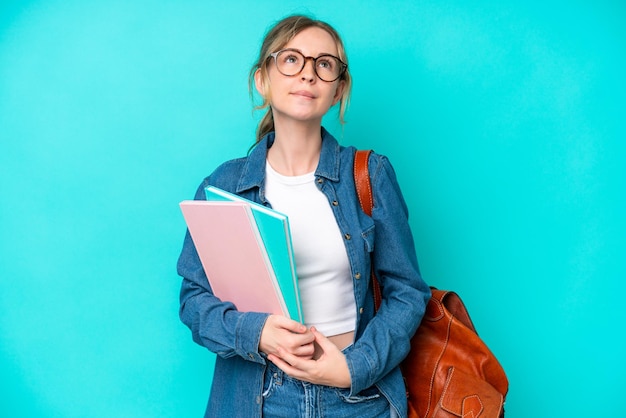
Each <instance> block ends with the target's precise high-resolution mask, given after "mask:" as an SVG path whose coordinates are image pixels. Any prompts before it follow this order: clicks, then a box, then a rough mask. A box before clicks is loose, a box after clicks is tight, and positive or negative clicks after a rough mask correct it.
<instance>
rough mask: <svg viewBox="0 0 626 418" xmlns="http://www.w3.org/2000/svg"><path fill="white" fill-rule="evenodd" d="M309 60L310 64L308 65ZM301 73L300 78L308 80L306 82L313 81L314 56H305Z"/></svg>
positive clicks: (314, 76)
mask: <svg viewBox="0 0 626 418" xmlns="http://www.w3.org/2000/svg"><path fill="white" fill-rule="evenodd" d="M309 61H311V65H308V62H309ZM301 75H302V80H304V81H308V82H313V81H315V78H316V77H317V76H316V75H315V58H313V57H306V58H305V59H304V68H303V69H302V73H301Z"/></svg>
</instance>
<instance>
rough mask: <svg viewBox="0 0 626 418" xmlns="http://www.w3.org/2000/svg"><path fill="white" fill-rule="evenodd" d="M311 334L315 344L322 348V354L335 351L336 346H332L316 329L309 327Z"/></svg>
mask: <svg viewBox="0 0 626 418" xmlns="http://www.w3.org/2000/svg"><path fill="white" fill-rule="evenodd" d="M311 332H312V333H313V336H314V337H315V342H316V343H317V344H318V345H319V346H320V347H321V348H322V350H323V351H324V352H328V350H329V349H335V350H337V346H335V344H333V343H332V342H331V341H330V340H329V339H328V338H326V336H325V335H324V334H322V333H321V332H319V331H318V330H317V328H315V327H311Z"/></svg>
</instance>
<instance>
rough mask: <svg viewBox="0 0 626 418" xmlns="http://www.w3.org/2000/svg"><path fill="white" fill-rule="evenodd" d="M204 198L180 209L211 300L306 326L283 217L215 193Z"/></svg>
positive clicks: (221, 192) (219, 191)
mask: <svg viewBox="0 0 626 418" xmlns="http://www.w3.org/2000/svg"><path fill="white" fill-rule="evenodd" d="M205 194H206V198H207V200H184V201H182V202H181V203H180V208H181V210H182V212H183V216H184V218H185V222H186V223H187V227H188V228H189V233H190V234H191V239H192V240H193V242H194V244H195V246H196V250H197V251H198V256H199V257H200V261H201V262H202V267H203V268H204V271H205V272H206V275H207V278H208V280H209V284H210V285H211V289H212V290H213V294H214V295H215V296H217V297H218V298H220V299H221V300H222V301H228V302H232V303H233V304H234V305H235V306H236V308H237V309H238V310H239V311H245V312H265V313H271V314H281V315H285V316H287V317H289V318H291V319H293V320H295V321H298V322H300V323H304V318H303V316H302V306H301V303H300V291H299V288H298V279H297V276H296V265H295V260H294V256H293V247H292V244H291V232H290V230H289V219H288V218H287V216H286V215H284V214H282V213H280V212H277V211H275V210H272V209H270V208H268V207H265V206H263V205H260V204H258V203H255V202H252V201H250V200H247V199H244V198H242V197H240V196H237V195H235V194H232V193H229V192H226V191H225V190H222V189H219V188H217V187H213V186H209V187H207V188H206V189H205Z"/></svg>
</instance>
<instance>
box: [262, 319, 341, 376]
mask: <svg viewBox="0 0 626 418" xmlns="http://www.w3.org/2000/svg"><path fill="white" fill-rule="evenodd" d="M311 332H312V334H313V335H314V336H315V343H316V344H318V346H319V347H320V348H321V349H322V354H321V355H320V356H319V357H318V358H317V360H313V359H310V358H303V357H300V356H295V355H293V354H291V353H289V352H287V351H286V350H284V349H283V348H282V347H278V353H277V354H270V355H269V356H268V359H269V360H270V361H271V362H272V363H274V364H275V365H276V366H278V367H279V368H280V369H281V370H282V371H284V372H285V373H287V374H288V375H289V376H291V377H295V378H296V379H300V380H304V381H306V382H311V383H314V384H317V385H326V386H334V387H339V388H349V387H350V385H351V380H350V370H349V369H348V363H347V361H346V356H345V355H344V354H343V353H342V352H341V351H340V350H339V349H338V348H337V346H336V345H335V344H333V343H332V342H331V341H330V340H329V339H328V338H326V337H324V336H323V335H322V334H320V333H319V332H318V331H317V330H316V329H315V328H314V327H311Z"/></svg>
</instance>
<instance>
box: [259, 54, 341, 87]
mask: <svg viewBox="0 0 626 418" xmlns="http://www.w3.org/2000/svg"><path fill="white" fill-rule="evenodd" d="M270 57H273V58H274V62H275V63H276V68H277V69H278V71H279V72H280V73H281V74H282V75H286V76H288V77H291V76H294V75H297V74H300V72H302V70H303V69H304V66H305V65H306V61H307V60H309V59H311V60H313V69H314V71H315V74H316V75H317V76H318V77H319V79H320V80H322V81H326V82H329V83H330V82H333V81H335V80H337V79H338V78H339V77H341V75H342V74H343V73H344V71H346V68H348V65H347V64H346V63H344V62H343V61H341V60H340V59H339V58H337V57H336V56H334V55H330V54H322V55H320V56H318V57H317V58H313V57H305V56H304V55H303V54H302V52H300V51H298V50H297V49H291V48H288V49H282V50H280V51H277V52H274V53H272V54H270ZM268 58H269V57H268Z"/></svg>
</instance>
